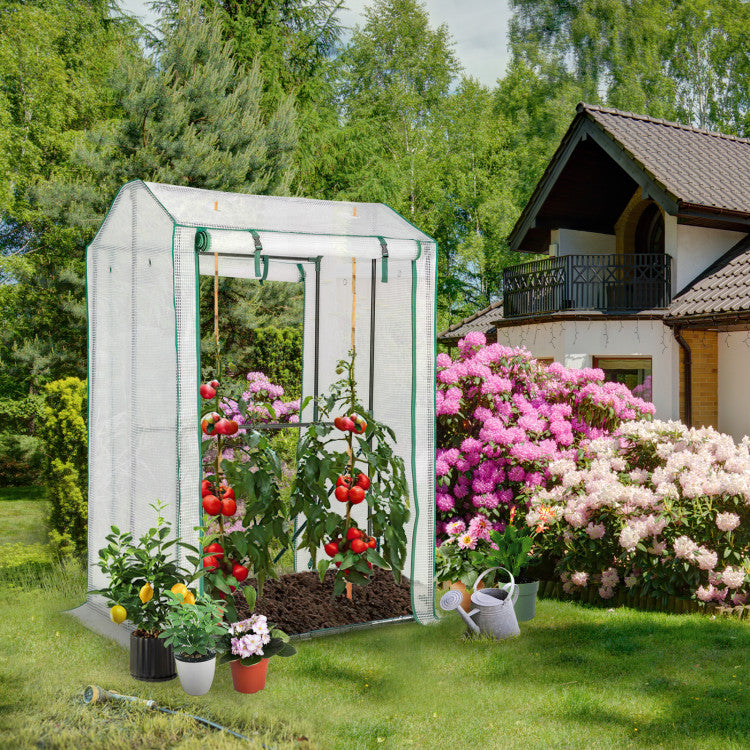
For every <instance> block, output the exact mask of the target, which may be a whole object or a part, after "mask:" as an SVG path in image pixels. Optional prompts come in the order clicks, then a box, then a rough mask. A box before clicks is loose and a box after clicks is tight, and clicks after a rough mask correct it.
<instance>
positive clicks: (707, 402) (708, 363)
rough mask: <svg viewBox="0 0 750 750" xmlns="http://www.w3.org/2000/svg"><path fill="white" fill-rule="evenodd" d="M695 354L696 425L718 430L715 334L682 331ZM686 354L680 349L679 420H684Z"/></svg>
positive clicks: (693, 357)
mask: <svg viewBox="0 0 750 750" xmlns="http://www.w3.org/2000/svg"><path fill="white" fill-rule="evenodd" d="M682 337H683V338H684V339H685V341H686V342H687V345H688V346H689V347H690V351H691V353H692V363H693V377H692V390H693V393H692V396H693V399H692V401H693V426H694V427H704V426H712V427H716V425H717V422H718V419H719V388H718V374H719V352H718V336H717V334H716V332H715V331H686V330H683V331H682ZM684 357H685V353H684V352H683V350H682V348H680V419H682V420H683V421H684V420H685V387H684V386H685V363H684Z"/></svg>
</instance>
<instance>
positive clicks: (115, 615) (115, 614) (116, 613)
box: [109, 604, 128, 625]
mask: <svg viewBox="0 0 750 750" xmlns="http://www.w3.org/2000/svg"><path fill="white" fill-rule="evenodd" d="M109 616H110V617H111V618H112V622H113V623H114V624H115V625H119V624H120V623H121V622H123V621H124V620H125V618H126V617H127V616H128V613H127V612H126V611H125V607H123V606H121V605H119V604H115V606H114V607H112V609H110V610H109Z"/></svg>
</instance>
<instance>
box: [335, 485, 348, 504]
mask: <svg viewBox="0 0 750 750" xmlns="http://www.w3.org/2000/svg"><path fill="white" fill-rule="evenodd" d="M333 494H334V495H335V496H336V499H337V500H340V501H341V502H342V503H345V502H346V501H347V500H348V498H349V490H348V488H347V487H344V486H343V485H341V487H336V490H335V491H334V493H333Z"/></svg>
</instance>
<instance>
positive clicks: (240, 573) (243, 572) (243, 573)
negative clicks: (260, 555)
mask: <svg viewBox="0 0 750 750" xmlns="http://www.w3.org/2000/svg"><path fill="white" fill-rule="evenodd" d="M232 575H233V576H234V577H235V578H236V579H237V582H238V583H242V582H243V581H244V580H245V579H246V578H247V568H246V567H245V566H244V565H240V564H239V563H237V565H235V566H234V567H233V568H232Z"/></svg>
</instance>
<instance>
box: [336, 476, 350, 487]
mask: <svg viewBox="0 0 750 750" xmlns="http://www.w3.org/2000/svg"><path fill="white" fill-rule="evenodd" d="M336 486H337V487H351V486H352V478H351V477H350V476H348V475H346V474H345V475H343V476H340V477H339V478H338V479H337V480H336Z"/></svg>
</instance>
